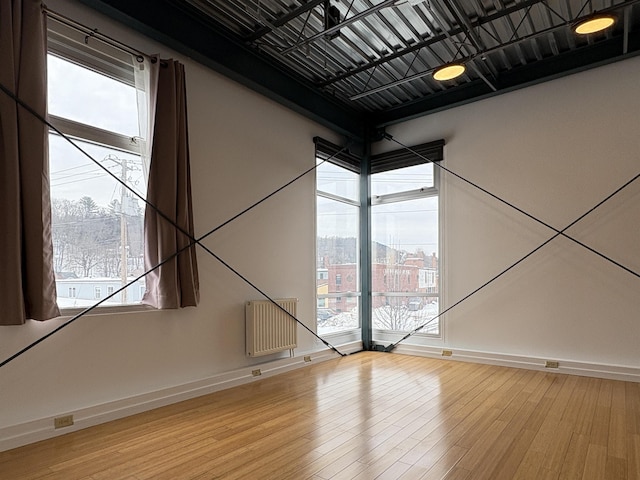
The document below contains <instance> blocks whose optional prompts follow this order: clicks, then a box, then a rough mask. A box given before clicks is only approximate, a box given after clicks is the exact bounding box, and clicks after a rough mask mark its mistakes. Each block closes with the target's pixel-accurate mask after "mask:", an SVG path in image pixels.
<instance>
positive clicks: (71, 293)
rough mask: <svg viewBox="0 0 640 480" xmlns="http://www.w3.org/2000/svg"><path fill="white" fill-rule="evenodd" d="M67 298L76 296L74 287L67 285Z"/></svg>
mask: <svg viewBox="0 0 640 480" xmlns="http://www.w3.org/2000/svg"><path fill="white" fill-rule="evenodd" d="M69 298H76V287H69Z"/></svg>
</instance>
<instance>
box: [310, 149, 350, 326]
mask: <svg viewBox="0 0 640 480" xmlns="http://www.w3.org/2000/svg"><path fill="white" fill-rule="evenodd" d="M318 161H319V162H322V157H319V158H318ZM359 178H360V176H359V174H358V173H356V172H354V171H352V170H350V169H347V168H344V167H342V166H338V165H335V164H333V163H331V162H324V163H321V164H320V165H319V166H318V168H317V170H316V179H317V181H316V183H317V203H316V209H317V227H316V228H317V230H316V233H317V245H316V252H317V264H316V270H317V275H316V288H317V328H318V334H320V335H326V334H330V333H334V332H341V331H346V330H353V329H356V328H358V327H359V326H360V306H359V303H360V302H359V299H360V280H359V278H360V268H359V257H360V244H359V236H360V235H359V229H360V226H359V225H360V207H359V205H360V198H359V188H358V186H359V181H360V180H359Z"/></svg>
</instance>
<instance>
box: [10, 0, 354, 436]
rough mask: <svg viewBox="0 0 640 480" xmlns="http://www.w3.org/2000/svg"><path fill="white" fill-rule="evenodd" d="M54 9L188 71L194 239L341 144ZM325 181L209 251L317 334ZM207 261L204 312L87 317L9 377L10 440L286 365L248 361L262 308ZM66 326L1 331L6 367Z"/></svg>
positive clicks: (56, 2)
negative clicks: (291, 303) (295, 308)
mask: <svg viewBox="0 0 640 480" xmlns="http://www.w3.org/2000/svg"><path fill="white" fill-rule="evenodd" d="M47 4H48V7H49V8H51V9H52V10H54V11H57V12H59V13H62V14H64V15H67V16H69V17H71V18H74V19H76V20H78V21H80V22H81V23H83V24H85V25H88V26H90V27H97V28H98V29H99V31H100V32H102V33H104V34H106V35H109V36H111V37H113V38H116V39H118V40H121V41H123V42H124V43H127V44H130V45H132V46H134V47H137V48H139V49H140V50H142V51H145V52H149V53H157V52H158V53H160V54H161V56H162V57H164V58H166V57H173V58H177V59H179V60H181V61H182V62H183V63H184V64H185V67H186V75H187V89H188V113H189V135H190V151H191V167H192V172H191V173H192V188H193V200H194V205H195V206H194V220H195V226H196V234H197V236H199V235H202V234H204V233H205V232H207V231H209V230H210V229H212V228H214V227H215V226H217V225H219V224H220V223H222V222H223V221H225V220H227V219H228V218H230V217H232V216H233V215H235V214H236V213H238V212H240V211H241V210H243V209H244V208H246V207H247V206H249V205H251V204H252V203H254V202H255V201H257V200H259V199H261V198H262V197H264V196H266V195H267V194H269V193H271V192H272V191H273V190H275V189H276V188H278V187H280V186H281V185H283V184H285V183H286V182H288V181H289V180H291V179H292V178H294V177H295V176H297V175H299V174H300V173H302V172H303V171H305V170H307V169H308V168H310V167H311V166H313V165H314V164H315V159H314V151H315V150H314V144H313V137H314V136H316V135H320V136H323V137H325V138H327V139H329V140H332V141H334V142H341V141H342V140H341V139H340V138H339V137H336V136H335V135H334V134H332V133H331V132H330V131H328V130H327V129H325V128H323V127H320V126H319V125H318V124H315V123H314V122H312V121H310V120H308V119H306V118H304V117H301V116H300V115H297V114H295V113H293V112H291V111H290V110H288V109H286V108H284V107H282V106H280V105H278V104H276V103H274V102H272V101H270V100H267V99H265V98H264V97H262V96H260V95H258V94H256V93H254V92H253V91H251V90H248V89H246V88H244V87H242V86H240V85H238V84H236V83H233V82H231V81H229V80H228V79H226V78H224V77H222V76H220V75H218V74H216V73H215V72H213V71H211V70H209V69H207V68H205V67H203V66H202V65H200V64H198V63H196V62H194V61H191V60H190V59H188V58H185V57H183V56H181V55H177V54H176V53H175V52H171V51H168V49H167V48H166V47H163V46H160V45H157V44H154V43H152V42H151V41H150V40H149V39H145V38H142V37H139V36H138V35H137V34H134V33H132V32H131V31H129V30H127V29H126V28H124V27H122V26H120V25H117V24H115V23H113V22H111V21H109V20H107V19H105V18H104V17H100V16H98V15H97V14H95V13H94V12H93V11H91V10H89V9H86V8H85V7H83V6H82V5H79V4H76V3H74V2H71V1H68V0H51V1H48V2H47ZM314 178H315V177H314V176H313V174H310V175H307V176H306V177H304V178H303V179H301V180H299V181H298V182H296V183H295V184H293V185H292V186H290V187H288V188H287V189H286V190H284V191H282V192H280V193H278V194H277V195H276V196H274V197H272V198H271V199H269V200H268V201H267V202H265V203H264V204H263V205H261V206H259V207H258V208H256V209H255V210H253V211H251V212H250V213H248V214H246V215H244V216H243V217H241V218H240V219H238V220H237V221H235V222H233V223H232V224H229V225H228V226H227V227H225V228H223V229H222V230H220V231H218V232H217V233H215V234H214V235H212V236H211V237H209V238H207V239H206V241H205V242H204V243H205V244H206V245H207V246H208V247H209V248H211V249H212V250H213V251H214V252H216V253H217V254H218V255H220V256H221V257H222V258H223V259H224V260H225V261H227V262H228V263H230V264H231V265H232V266H233V267H234V268H236V269H237V270H239V271H240V272H241V273H242V274H244V275H246V276H247V277H248V278H249V279H250V280H251V281H252V282H254V283H255V284H256V285H258V286H259V287H260V288H262V289H263V290H264V291H266V293H268V294H269V295H270V296H272V297H273V298H279V297H297V298H298V299H299V312H298V317H299V318H300V319H301V320H303V321H304V322H305V323H306V324H307V325H308V326H309V327H310V328H312V329H315V310H314V308H315V307H314V305H315V254H314V252H315V183H314V182H315V180H314ZM198 261H199V269H200V284H201V303H200V305H199V306H198V307H197V308H189V309H183V310H178V311H151V312H141V313H129V314H119V315H87V316H85V317H83V318H81V319H80V320H78V321H76V322H75V323H74V324H72V325H70V326H69V327H67V328H65V329H64V330H62V331H60V332H59V333H57V334H55V335H54V336H52V337H51V338H49V339H47V340H46V341H44V342H42V343H41V344H40V345H38V346H37V347H35V348H33V349H32V350H30V351H29V352H27V353H25V354H24V355H22V356H21V357H19V358H17V359H16V360H14V361H12V362H11V363H9V364H7V365H6V366H4V367H3V368H1V369H0V440H2V435H1V433H2V428H3V427H10V426H14V425H20V424H24V423H25V422H31V421H35V420H39V419H45V418H47V417H52V416H56V415H59V414H62V413H65V412H71V413H73V412H77V411H79V410H82V409H86V408H90V407H93V406H96V405H101V404H107V403H109V402H114V401H117V400H119V399H126V398H130V397H133V396H137V395H141V394H145V393H147V392H153V391H157V390H163V389H166V388H170V387H174V386H179V385H183V384H189V383H190V382H197V381H200V380H202V379H206V378H210V377H212V376H216V375H219V374H224V373H228V372H232V371H234V370H236V369H239V368H242V367H247V366H251V365H255V364H258V363H261V362H265V361H270V360H274V358H275V359H277V358H280V357H282V355H275V356H268V357H261V358H259V359H248V358H247V357H246V356H245V353H244V351H245V346H244V343H245V341H244V331H245V329H244V303H245V302H246V301H248V300H255V299H260V298H261V296H260V295H259V294H258V293H256V292H255V291H253V290H252V289H251V288H250V287H248V286H246V285H245V284H244V283H243V282H242V281H241V280H240V279H238V278H237V277H236V276H235V275H234V274H232V273H230V272H229V271H228V270H227V269H226V268H225V267H223V266H221V264H219V263H218V262H217V261H216V260H215V259H213V258H212V257H210V256H209V255H208V254H207V253H206V252H204V251H203V250H202V249H199V251H198ZM60 323H61V320H53V321H49V322H43V323H40V322H28V323H27V324H26V325H23V326H16V327H3V328H2V331H1V332H0V359H2V360H4V359H5V358H7V357H9V356H10V355H12V354H14V353H15V352H17V351H19V350H20V349H21V348H23V347H24V346H26V345H28V344H29V343H30V342H32V341H34V340H36V339H37V338H39V337H41V336H42V335H44V334H46V333H48V332H49V331H51V330H52V329H53V328H55V327H56V326H58V325H59V324H60ZM298 337H299V348H298V349H297V351H296V352H297V353H298V355H302V354H303V353H304V352H307V353H308V352H310V351H317V350H320V347H323V348H324V346H322V345H318V344H317V343H316V342H315V341H314V339H313V337H312V336H311V335H310V334H309V333H307V332H306V331H304V330H303V329H301V328H299V335H298ZM287 355H288V353H287ZM49 420H50V419H49ZM49 420H47V424H46V425H47V426H49V423H50V422H49ZM52 425H53V424H52V423H51V426H52ZM34 428H36V429H37V428H40V427H39V426H35V427H34ZM14 433H16V432H14ZM17 433H20V432H17ZM0 446H1V445H0Z"/></svg>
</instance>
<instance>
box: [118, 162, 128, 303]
mask: <svg viewBox="0 0 640 480" xmlns="http://www.w3.org/2000/svg"><path fill="white" fill-rule="evenodd" d="M120 165H121V166H122V182H123V184H122V185H121V186H120V189H121V195H120V281H121V282H122V286H123V287H124V286H125V285H126V284H127V266H128V265H127V264H128V263H129V262H128V255H127V243H128V242H127V218H126V215H125V205H124V203H125V201H126V199H127V189H126V187H125V186H124V184H126V183H127V159H126V158H123V159H122V160H121V164H120ZM121 298H122V303H123V304H124V303H127V289H126V288H125V289H124V290H122V293H121Z"/></svg>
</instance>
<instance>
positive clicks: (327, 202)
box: [316, 163, 440, 335]
mask: <svg viewBox="0 0 640 480" xmlns="http://www.w3.org/2000/svg"><path fill="white" fill-rule="evenodd" d="M357 187H358V174H356V173H353V172H350V171H348V170H346V169H344V168H341V167H339V166H336V165H333V164H329V163H325V164H322V165H320V167H319V168H318V171H317V190H318V197H317V216H318V220H317V222H318V223H317V277H316V278H317V280H316V285H317V299H318V300H317V301H318V305H317V325H318V333H319V334H329V333H333V332H340V331H344V330H349V329H353V328H357V327H359V326H360V319H359V316H358V310H359V308H358V307H359V299H360V286H359V270H360V269H359V264H358V261H359V251H360V247H359V245H360V244H359V238H358V233H359V194H358V188H357ZM371 196H372V209H371V234H372V244H371V252H372V264H371V280H370V283H371V291H372V324H373V329H374V332H375V331H389V332H407V331H411V330H414V329H415V328H417V327H419V326H422V325H427V326H426V327H425V328H424V329H423V330H421V333H424V334H431V335H438V334H439V332H440V323H439V322H438V321H437V320H434V321H432V319H434V317H436V316H437V315H438V312H439V303H440V302H439V300H440V290H439V283H440V274H439V257H438V240H439V226H438V190H437V182H436V176H435V175H434V167H433V165H432V164H421V165H416V166H411V167H406V168H401V169H396V170H391V171H387V172H382V173H377V174H373V175H371Z"/></svg>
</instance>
